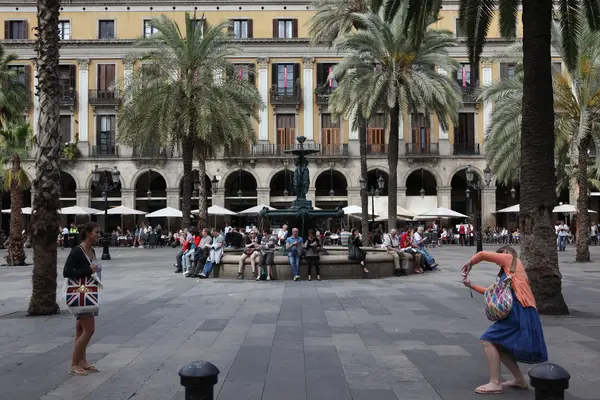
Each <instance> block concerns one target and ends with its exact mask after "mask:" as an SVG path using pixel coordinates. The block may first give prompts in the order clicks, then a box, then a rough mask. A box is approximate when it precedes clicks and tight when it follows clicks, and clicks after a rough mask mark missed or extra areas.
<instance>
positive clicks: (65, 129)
mask: <svg viewBox="0 0 600 400" xmlns="http://www.w3.org/2000/svg"><path fill="white" fill-rule="evenodd" d="M58 130H59V131H60V136H61V138H62V142H63V143H68V142H70V141H71V116H70V115H61V116H60V117H59V118H58Z"/></svg>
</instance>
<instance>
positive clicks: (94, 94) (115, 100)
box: [89, 89, 121, 107]
mask: <svg viewBox="0 0 600 400" xmlns="http://www.w3.org/2000/svg"><path fill="white" fill-rule="evenodd" d="M89 102H90V105H92V106H115V107H116V106H118V105H119V104H121V95H120V93H119V90H117V89H112V90H97V89H92V90H90V91H89Z"/></svg>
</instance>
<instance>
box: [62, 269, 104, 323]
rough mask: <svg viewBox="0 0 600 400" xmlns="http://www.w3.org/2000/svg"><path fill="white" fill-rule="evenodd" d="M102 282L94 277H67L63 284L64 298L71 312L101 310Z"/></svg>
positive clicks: (77, 313)
mask: <svg viewBox="0 0 600 400" xmlns="http://www.w3.org/2000/svg"><path fill="white" fill-rule="evenodd" d="M100 287H101V284H100V283H99V282H98V281H97V280H96V279H94V278H93V277H87V278H77V279H71V278H66V279H65V284H64V286H63V298H64V299H65V304H66V306H67V309H68V310H69V312H70V313H71V314H73V315H79V314H84V313H95V312H98V311H100Z"/></svg>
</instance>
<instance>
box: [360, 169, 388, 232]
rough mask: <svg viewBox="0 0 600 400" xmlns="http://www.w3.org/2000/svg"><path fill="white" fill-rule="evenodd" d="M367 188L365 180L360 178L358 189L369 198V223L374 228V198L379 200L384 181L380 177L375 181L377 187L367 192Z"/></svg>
mask: <svg viewBox="0 0 600 400" xmlns="http://www.w3.org/2000/svg"><path fill="white" fill-rule="evenodd" d="M367 186H368V185H367V180H366V179H365V178H363V177H361V178H360V188H361V189H362V190H364V191H365V192H367V194H369V195H370V196H371V214H372V215H371V218H372V219H371V223H372V225H373V226H375V197H377V198H379V193H380V192H381V191H383V188H384V187H385V180H384V179H383V178H382V177H381V176H380V177H379V178H378V179H377V187H371V189H369V190H367Z"/></svg>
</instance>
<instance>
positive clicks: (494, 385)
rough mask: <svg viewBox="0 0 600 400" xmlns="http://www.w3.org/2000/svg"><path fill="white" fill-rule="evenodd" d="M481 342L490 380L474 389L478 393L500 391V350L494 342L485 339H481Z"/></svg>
mask: <svg viewBox="0 0 600 400" xmlns="http://www.w3.org/2000/svg"><path fill="white" fill-rule="evenodd" d="M481 344H482V345H483V353H484V354H485V358H486V359H487V362H488V367H489V369H490V382H489V383H488V384H486V385H481V386H479V387H478V388H477V389H475V391H476V392H478V393H489V392H496V393H497V392H501V391H502V384H501V383H500V352H499V351H498V348H497V347H496V346H495V345H494V344H492V343H490V342H488V341H487V340H482V341H481Z"/></svg>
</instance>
